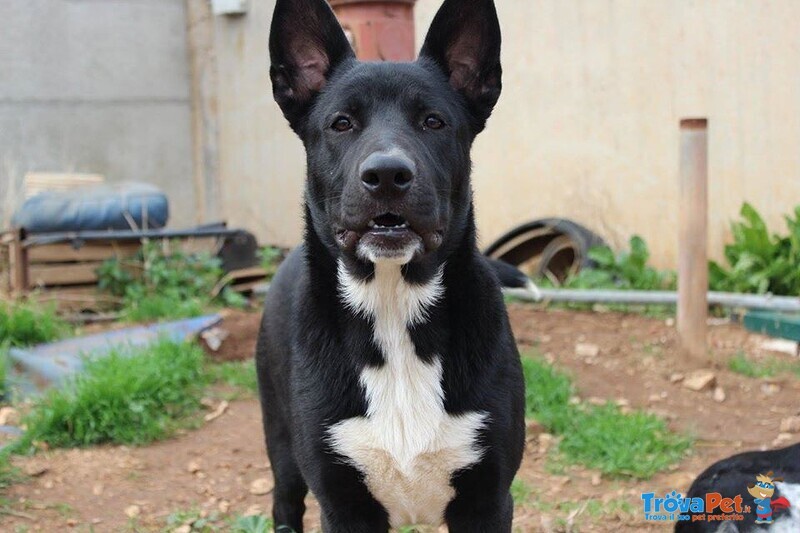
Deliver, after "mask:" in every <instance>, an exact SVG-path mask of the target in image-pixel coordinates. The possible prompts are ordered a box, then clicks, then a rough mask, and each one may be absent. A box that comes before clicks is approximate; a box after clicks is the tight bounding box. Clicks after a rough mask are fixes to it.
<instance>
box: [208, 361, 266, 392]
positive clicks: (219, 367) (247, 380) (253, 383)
mask: <svg viewBox="0 0 800 533" xmlns="http://www.w3.org/2000/svg"><path fill="white" fill-rule="evenodd" d="M206 374H207V376H208V379H209V380H210V381H211V382H213V383H222V384H225V385H228V386H230V387H235V388H237V389H240V390H243V391H245V392H247V393H252V394H255V393H257V392H258V381H257V379H256V365H255V363H254V362H253V360H252V359H248V360H245V361H226V362H224V363H213V364H210V365H208V368H207V370H206Z"/></svg>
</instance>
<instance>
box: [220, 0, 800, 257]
mask: <svg viewBox="0 0 800 533" xmlns="http://www.w3.org/2000/svg"><path fill="white" fill-rule="evenodd" d="M439 3H440V0H419V3H418V6H417V31H418V42H421V39H422V37H423V36H424V32H425V30H426V29H427V26H428V24H429V21H430V20H431V18H432V17H433V14H434V11H435V9H436V8H437V7H438V5H439ZM496 3H497V6H498V10H499V14H500V21H501V24H502V26H503V32H504V49H503V61H504V71H505V77H504V86H505V88H504V93H503V96H502V97H501V99H500V103H499V104H498V106H497V109H496V111H495V114H494V116H493V117H492V119H491V120H490V122H489V127H488V129H487V130H486V131H485V132H484V133H483V134H482V136H481V137H480V138H479V139H478V141H477V143H476V146H475V151H474V160H475V173H474V188H475V193H476V205H477V209H478V224H479V228H480V232H481V235H482V242H483V243H484V244H487V243H488V242H490V241H491V240H493V239H494V238H496V237H497V236H499V234H501V233H502V232H504V231H505V230H507V229H509V228H510V227H512V226H513V225H515V224H518V223H521V222H524V221H526V220H530V219H533V218H539V217H545V216H562V217H568V218H572V219H574V220H577V221H579V222H581V223H583V224H585V225H586V226H588V227H590V228H591V229H594V230H595V231H597V232H598V233H600V234H601V235H603V236H604V237H605V238H607V239H608V240H609V241H610V242H612V243H614V244H623V243H624V242H625V240H626V239H627V238H628V237H629V236H630V235H631V234H633V233H639V234H641V235H643V236H644V237H645V239H646V240H647V242H648V243H649V244H650V245H651V248H652V250H653V254H654V258H655V260H656V262H657V263H658V264H660V265H662V266H673V265H674V262H675V257H676V249H677V230H676V228H675V224H676V221H677V213H678V209H679V205H678V202H677V169H678V121H679V119H680V118H682V117H688V116H706V117H708V118H709V120H710V132H709V143H710V155H709V160H710V162H709V165H710V198H711V204H710V224H709V227H710V239H711V242H710V249H711V251H712V252H713V253H714V254H715V255H717V256H719V255H720V253H721V251H722V246H723V243H724V240H725V239H726V237H727V230H728V226H729V222H730V220H731V219H732V218H733V217H734V216H735V215H736V212H737V211H738V208H739V206H740V204H741V202H742V201H743V200H745V199H746V200H748V201H750V202H752V203H753V204H755V205H756V207H757V208H758V209H760V210H762V211H763V212H764V213H765V214H766V215H767V216H768V219H769V221H770V222H771V224H772V225H773V227H774V228H775V229H782V228H783V223H782V219H781V215H782V214H783V213H786V212H788V211H789V210H790V209H791V208H792V207H793V206H794V205H796V204H800V31H798V30H797V28H798V23H799V22H800V2H798V1H796V0H780V1H779V0H774V1H764V0H739V1H734V0H725V1H723V0H717V1H713V0H708V1H702V2H701V1H689V0H674V1H668V0H627V1H615V0H609V1H600V0H498V1H497V2H496ZM273 5H274V2H273V1H272V0H262V1H257V2H251V6H252V7H251V12H250V13H249V14H248V15H247V16H245V17H242V18H236V19H224V18H222V19H218V21H217V25H216V28H215V29H216V34H217V35H216V42H217V53H218V59H219V77H220V91H219V97H220V117H221V118H220V175H221V181H222V189H223V205H224V211H225V213H226V215H227V217H228V219H229V220H230V221H231V222H232V223H234V224H241V225H245V226H247V227H249V228H251V229H252V230H253V231H255V232H256V233H257V234H258V235H259V237H260V238H261V239H262V240H264V241H268V242H276V243H280V244H292V243H294V242H297V240H298V239H299V237H300V228H301V221H300V208H299V206H300V202H301V188H302V174H303V166H304V160H303V155H302V147H301V144H300V141H299V140H297V139H296V138H295V137H294V136H293V134H292V133H291V132H290V131H289V129H288V126H286V125H285V122H284V120H283V118H282V117H281V115H280V112H279V111H278V108H277V106H276V105H275V104H274V103H273V101H272V98H271V94H270V89H269V79H268V73H267V69H268V56H267V50H266V46H267V35H268V29H269V20H270V15H271V11H272V7H273Z"/></svg>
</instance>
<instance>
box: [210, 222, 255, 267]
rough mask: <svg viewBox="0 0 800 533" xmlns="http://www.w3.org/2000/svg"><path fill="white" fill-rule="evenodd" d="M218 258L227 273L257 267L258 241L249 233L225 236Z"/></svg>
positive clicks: (238, 232)
mask: <svg viewBox="0 0 800 533" xmlns="http://www.w3.org/2000/svg"><path fill="white" fill-rule="evenodd" d="M217 257H219V258H220V259H221V260H222V269H223V270H224V271H225V272H230V271H232V270H239V269H242V268H250V267H254V266H257V265H258V264H259V259H258V241H256V237H255V235H253V234H252V233H250V232H249V231H245V230H238V231H237V232H236V233H234V234H232V235H226V236H225V240H224V241H223V243H222V248H220V250H219V253H218V254H217Z"/></svg>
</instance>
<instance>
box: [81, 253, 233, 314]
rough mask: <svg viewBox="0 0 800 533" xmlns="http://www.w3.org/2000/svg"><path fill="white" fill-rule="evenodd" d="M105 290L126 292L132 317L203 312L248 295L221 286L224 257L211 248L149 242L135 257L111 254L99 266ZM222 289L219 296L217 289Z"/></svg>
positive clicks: (125, 311)
mask: <svg viewBox="0 0 800 533" xmlns="http://www.w3.org/2000/svg"><path fill="white" fill-rule="evenodd" d="M97 275H98V286H99V287H100V289H101V290H105V291H107V292H110V293H111V294H113V295H115V296H118V297H120V298H122V300H123V305H122V314H123V316H124V317H125V318H126V319H128V320H131V321H150V320H158V319H176V318H187V317H193V316H199V315H201V314H203V312H205V310H206V309H208V308H209V307H211V306H212V305H214V304H215V303H217V304H222V305H227V306H231V307H243V306H244V305H245V304H246V303H247V301H246V300H245V299H244V298H243V297H242V296H241V295H239V294H237V293H235V292H233V291H231V290H229V289H228V288H227V287H226V288H223V289H222V290H221V291H219V288H218V284H219V283H220V280H221V279H222V276H223V271H222V268H221V261H220V260H219V258H217V257H214V256H212V255H211V254H208V253H198V254H186V253H184V252H182V251H181V250H179V249H178V250H174V251H170V252H166V251H165V249H164V246H163V243H161V242H147V243H145V244H144V245H143V246H142V249H141V251H140V252H139V254H138V255H137V256H136V257H134V258H132V259H123V260H120V259H109V260H107V261H105V262H104V263H103V264H102V265H101V266H100V267H99V268H98V270H97ZM215 293H218V296H217V297H216V298H214V297H213V296H212V295H214V294H215Z"/></svg>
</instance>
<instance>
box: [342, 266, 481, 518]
mask: <svg viewBox="0 0 800 533" xmlns="http://www.w3.org/2000/svg"><path fill="white" fill-rule="evenodd" d="M441 280H442V276H441V272H439V274H438V275H437V276H436V277H435V278H434V279H433V280H432V281H431V282H430V283H428V284H426V285H409V284H408V283H406V282H405V281H404V280H403V277H402V274H401V273H400V267H399V266H398V265H394V264H386V263H378V264H376V267H375V277H374V278H373V279H372V280H370V281H366V282H365V281H360V280H357V279H355V278H353V277H352V276H351V275H350V274H349V273H348V272H347V270H346V269H345V268H344V266H343V265H341V264H340V265H339V289H340V291H341V295H342V298H343V299H344V301H345V303H346V304H347V305H348V306H350V307H351V308H352V309H353V310H354V311H356V312H358V313H361V314H362V315H363V316H365V317H368V318H371V319H372V320H373V323H374V330H373V335H374V339H375V342H376V343H377V345H378V346H379V347H380V349H381V352H382V353H383V357H384V360H385V364H384V365H383V366H381V367H380V368H365V369H364V370H363V371H362V373H361V376H360V379H361V384H362V385H363V387H364V390H365V391H366V400H367V414H366V416H364V417H356V418H350V419H347V420H343V421H341V422H339V423H337V424H335V425H333V426H331V427H330V428H329V430H328V432H329V436H330V439H331V444H332V446H333V448H334V450H336V452H337V453H339V454H341V455H343V456H344V457H347V458H348V459H349V460H350V462H351V463H352V464H353V466H355V467H356V468H358V469H359V470H360V471H361V472H362V474H363V475H364V482H365V483H366V485H367V488H368V489H369V491H370V493H371V494H372V495H373V497H375V499H376V500H378V501H379V502H380V503H381V504H382V505H383V506H384V507H385V508H386V510H387V512H388V513H389V520H390V523H391V525H392V526H393V527H398V526H402V525H412V524H432V525H439V524H441V523H442V521H443V520H444V511H445V508H446V506H447V504H448V503H449V502H450V500H452V499H453V496H454V495H455V490H454V489H453V487H452V485H451V484H450V478H451V476H452V474H453V472H455V471H457V470H460V469H463V468H466V467H468V466H470V465H472V464H474V463H476V462H478V461H479V460H480V458H481V450H480V449H479V448H478V446H477V445H476V442H475V440H476V436H477V433H478V431H479V430H480V429H481V428H482V427H483V425H484V424H485V422H486V416H487V415H486V414H485V413H477V412H472V413H466V414H462V415H459V416H451V415H449V414H448V413H447V412H446V411H445V409H444V394H443V391H442V383H441V381H442V365H441V361H440V360H439V359H438V358H434V360H433V362H431V363H426V362H423V361H422V360H421V359H420V358H419V357H417V354H416V351H415V349H414V344H413V342H412V341H411V336H410V335H409V333H408V327H409V326H411V325H414V324H418V323H420V322H422V321H424V320H425V313H426V310H427V308H428V307H429V306H430V305H432V304H433V303H434V302H436V300H438V299H439V298H440V297H441V295H442V292H443V288H442V281H441Z"/></svg>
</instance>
